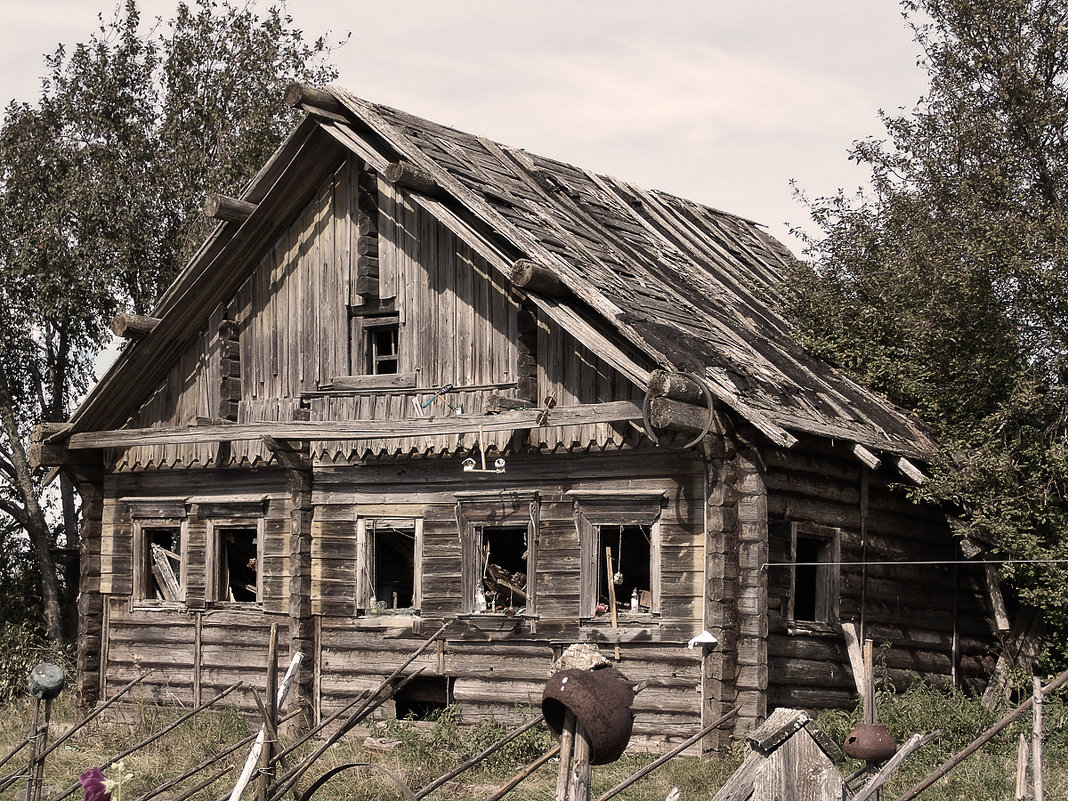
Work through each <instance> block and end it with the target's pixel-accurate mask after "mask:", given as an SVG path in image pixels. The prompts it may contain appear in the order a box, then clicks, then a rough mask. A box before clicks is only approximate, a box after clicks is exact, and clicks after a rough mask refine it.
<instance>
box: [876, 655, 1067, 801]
mask: <svg viewBox="0 0 1068 801" xmlns="http://www.w3.org/2000/svg"><path fill="white" fill-rule="evenodd" d="M1066 681H1068V670H1066V671H1064V672H1063V673H1061V674H1060V675H1058V676H1057V678H1055V679H1054V680H1053V681H1052V682H1050V683H1049V684H1047V685H1046V686H1045V687H1044V688H1042V692H1041V695H1042V697H1045V696H1047V695H1049V694H1050V693H1051V692H1053V691H1054V690H1057V689H1059V688H1060V687H1061V685H1063V684H1064V683H1065V682H1066ZM1034 700H1035V699H1034V696H1032V697H1031V698H1028V699H1027V700H1026V701H1024V702H1023V703H1022V704H1020V705H1019V706H1018V707H1016V709H1014V710H1012V711H1011V712H1009V713H1008V714H1007V715H1005V717H1003V718H1002V719H1001V720H999V721H998V722H997V723H995V724H994V725H993V726H991V727H990V728H989V729H987V730H986V731H985V732H983V733H982V734H980V735H979V736H978V737H976V738H975V739H974V740H972V742H971V744H969V745H968V746H966V747H965V748H964V749H962V750H961V751H959V752H958V753H957V754H955V755H954V756H952V757H950V759H948V760H947V761H946V762H945V763H944V764H942V766H941V767H939V768H938V769H937V770H934V771H932V772H931V773H930V774H928V775H927V776H926V777H925V778H924V779H922V780H921V781H920V782H919V783H917V784H916V785H915V786H914V787H913V788H912V789H911V790H909V791H908V792H906V793H905V794H904V795H900V796H898V797H897V799H896V801H911V799H913V798H915V797H916V796H918V795H919V794H920V793H922V792H923V791H924V790H926V789H927V788H928V787H930V786H931V785H932V784H934V783H935V782H936V781H938V780H939V779H941V778H942V777H943V776H945V775H946V774H947V773H949V772H950V771H951V770H953V768H955V767H957V765H959V764H960V763H961V762H963V761H964V760H965V759H967V758H968V757H970V756H971V755H972V754H974V753H975V752H976V751H978V750H979V749H980V748H982V747H983V746H984V745H986V743H988V742H989V741H990V740H991V739H993V738H994V737H995V736H997V734H998V732H1000V731H1001V730H1002V729H1004V728H1005V727H1006V726H1008V725H1009V724H1010V723H1012V722H1013V721H1014V720H1016V718H1018V717H1020V715H1022V714H1023V713H1024V712H1026V711H1027V710H1028V709H1030V708H1031V706H1032V705H1033V704H1034Z"/></svg>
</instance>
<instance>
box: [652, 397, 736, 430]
mask: <svg viewBox="0 0 1068 801" xmlns="http://www.w3.org/2000/svg"><path fill="white" fill-rule="evenodd" d="M710 417H711V420H710V419H709V418H710ZM649 423H650V425H652V426H653V428H662V429H668V430H671V431H681V432H683V433H686V434H700V433H701V432H702V431H710V432H718V431H720V430H722V427H721V426H719V425H718V420H717V419H716V412H715V410H714V409H709V408H707V407H704V406H694V405H693V404H690V403H683V402H681V401H676V400H671V398H663V397H661V398H653V399H652V400H651V401H650V402H649Z"/></svg>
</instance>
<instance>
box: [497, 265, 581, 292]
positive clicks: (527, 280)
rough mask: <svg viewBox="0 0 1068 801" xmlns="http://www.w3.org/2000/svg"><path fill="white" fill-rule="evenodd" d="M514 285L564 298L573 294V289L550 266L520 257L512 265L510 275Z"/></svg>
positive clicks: (518, 287) (529, 290)
mask: <svg viewBox="0 0 1068 801" xmlns="http://www.w3.org/2000/svg"><path fill="white" fill-rule="evenodd" d="M510 279H511V281H512V286H514V287H516V288H517V289H523V290H526V291H528V292H536V293H538V294H539V295H546V296H548V297H552V298H564V297H567V296H568V295H571V294H572V292H571V289H570V288H569V287H568V285H567V284H565V283H564V282H563V281H561V280H560V277H559V276H558V275H557V274H556V273H555V272H553V271H552V270H550V269H549V268H548V267H543V266H542V265H540V264H538V263H536V262H533V261H531V260H530V259H519V260H518V261H517V262H516V263H515V264H513V265H512V273H511V276H510Z"/></svg>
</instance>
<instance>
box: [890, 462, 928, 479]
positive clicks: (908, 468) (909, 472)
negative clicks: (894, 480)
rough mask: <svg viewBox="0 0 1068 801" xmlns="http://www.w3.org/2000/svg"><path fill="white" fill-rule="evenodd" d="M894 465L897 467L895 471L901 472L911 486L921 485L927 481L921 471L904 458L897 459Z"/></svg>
mask: <svg viewBox="0 0 1068 801" xmlns="http://www.w3.org/2000/svg"><path fill="white" fill-rule="evenodd" d="M894 463H895V464H896V465H897V469H898V470H900V471H901V474H902V475H904V476H905V478H907V479H908V480H909V481H911V482H912V483H913V484H923V483H925V482H926V481H927V476H925V475H924V474H923V471H922V470H920V468H918V467H917V466H916V465H914V464H913V463H912V462H910V461H909V460H908V459H906V458H905V457H904V456H899V457H897V459H896V460H895V462H894Z"/></svg>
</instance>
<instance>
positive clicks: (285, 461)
mask: <svg viewBox="0 0 1068 801" xmlns="http://www.w3.org/2000/svg"><path fill="white" fill-rule="evenodd" d="M260 440H261V441H262V442H263V446H264V447H265V448H267V450H268V451H270V452H271V455H272V456H274V458H275V459H276V460H277V461H278V463H279V464H280V465H282V467H285V468H287V469H289V470H310V469H311V458H310V454H309V448H308V442H307V441H304V442H301V441H295V442H294V441H291V440H286V439H278V438H277V437H272V436H271V435H270V434H264V435H263V436H262V437H260Z"/></svg>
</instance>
